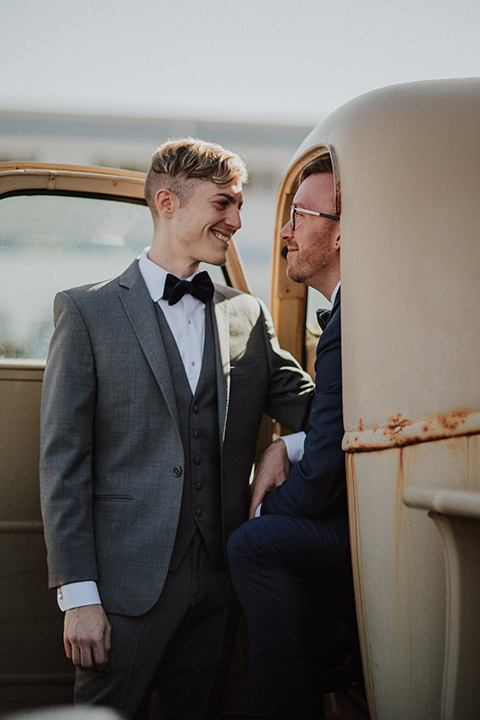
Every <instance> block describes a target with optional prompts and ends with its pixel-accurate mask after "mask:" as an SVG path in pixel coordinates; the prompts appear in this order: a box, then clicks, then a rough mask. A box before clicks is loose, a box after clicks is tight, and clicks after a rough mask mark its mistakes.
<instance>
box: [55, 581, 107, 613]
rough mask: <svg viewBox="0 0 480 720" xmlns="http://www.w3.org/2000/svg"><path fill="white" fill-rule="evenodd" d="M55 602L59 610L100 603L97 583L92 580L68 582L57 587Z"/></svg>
mask: <svg viewBox="0 0 480 720" xmlns="http://www.w3.org/2000/svg"><path fill="white" fill-rule="evenodd" d="M57 602H58V607H59V608H60V610H63V611H65V610H71V609H72V608H75V607H83V606H84V605H101V604H102V601H101V600H100V595H99V592H98V587H97V583H96V582H95V581H94V580H84V581H83V582H74V583H68V585H62V586H61V587H59V588H57Z"/></svg>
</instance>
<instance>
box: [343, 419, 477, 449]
mask: <svg viewBox="0 0 480 720" xmlns="http://www.w3.org/2000/svg"><path fill="white" fill-rule="evenodd" d="M477 433H480V412H475V413H471V412H465V411H463V410H455V411H452V412H450V413H444V414H442V415H437V416H436V417H427V418H423V419H421V420H416V421H412V420H409V419H408V418H406V417H404V416H403V415H402V414H401V413H397V414H396V415H392V416H391V417H390V418H388V420H387V423H386V425H385V426H383V427H381V426H380V425H374V426H373V427H372V428H368V429H365V424H364V421H363V420H362V418H360V420H359V421H358V425H357V429H355V430H348V431H347V432H346V433H345V435H344V437H343V444H342V448H343V450H344V451H345V452H370V451H372V450H382V449H384V448H392V447H403V446H405V445H415V444H418V443H423V442H431V441H432V440H441V439H444V438H450V437H458V436H459V435H474V434H477Z"/></svg>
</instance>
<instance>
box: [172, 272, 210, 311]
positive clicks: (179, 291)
mask: <svg viewBox="0 0 480 720" xmlns="http://www.w3.org/2000/svg"><path fill="white" fill-rule="evenodd" d="M213 292H214V290H213V283H212V281H211V279H210V275H209V274H208V273H207V271H206V270H203V272H201V273H198V275H195V277H194V278H193V280H179V278H177V277H175V275H171V274H170V273H167V277H166V278H165V288H164V290H163V295H162V300H168V304H169V305H175V303H177V302H178V301H179V300H181V299H182V297H183V296H184V295H185V293H190V295H193V297H195V298H197V300H201V301H202V302H204V303H206V302H208V300H211V299H212V298H213Z"/></svg>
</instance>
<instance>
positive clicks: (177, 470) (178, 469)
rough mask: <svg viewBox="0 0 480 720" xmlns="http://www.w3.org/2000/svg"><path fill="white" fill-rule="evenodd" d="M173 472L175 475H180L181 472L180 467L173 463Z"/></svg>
mask: <svg viewBox="0 0 480 720" xmlns="http://www.w3.org/2000/svg"><path fill="white" fill-rule="evenodd" d="M173 474H174V475H175V477H180V475H181V474H182V468H181V467H180V465H175V467H174V468H173Z"/></svg>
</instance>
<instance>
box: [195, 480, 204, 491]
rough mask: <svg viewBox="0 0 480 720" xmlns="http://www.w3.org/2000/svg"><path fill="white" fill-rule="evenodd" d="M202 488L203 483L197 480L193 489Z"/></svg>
mask: <svg viewBox="0 0 480 720" xmlns="http://www.w3.org/2000/svg"><path fill="white" fill-rule="evenodd" d="M202 488H203V483H201V482H197V484H196V485H195V489H196V490H201V489H202Z"/></svg>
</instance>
